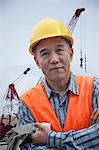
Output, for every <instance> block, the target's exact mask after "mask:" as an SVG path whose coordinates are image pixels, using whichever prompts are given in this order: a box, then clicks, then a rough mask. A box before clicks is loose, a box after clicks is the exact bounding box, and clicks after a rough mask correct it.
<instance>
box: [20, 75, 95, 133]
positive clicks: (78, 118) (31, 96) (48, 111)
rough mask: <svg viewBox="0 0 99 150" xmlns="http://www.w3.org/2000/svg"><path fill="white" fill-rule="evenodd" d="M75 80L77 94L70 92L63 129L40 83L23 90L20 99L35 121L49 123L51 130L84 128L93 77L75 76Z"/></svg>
mask: <svg viewBox="0 0 99 150" xmlns="http://www.w3.org/2000/svg"><path fill="white" fill-rule="evenodd" d="M75 80H76V86H77V88H78V91H79V95H75V94H74V93H72V92H70V95H69V100H68V110H67V113H66V119H65V123H64V129H62V128H61V125H60V123H59V120H58V118H57V117H56V115H55V112H54V110H53V108H52V106H51V104H50V101H49V100H48V98H47V95H46V93H45V91H44V87H43V86H42V84H41V83H40V84H39V85H37V86H36V87H34V88H32V89H30V90H29V91H27V92H25V93H24V94H23V95H22V96H21V97H20V99H21V100H22V102H23V103H24V104H25V105H26V106H27V107H28V108H29V110H30V111H31V113H32V115H33V117H34V118H35V120H36V121H37V122H47V123H51V129H52V130H53V131H56V132H62V131H69V130H72V129H74V130H80V129H83V128H86V127H88V126H89V121H90V116H91V113H92V87H93V80H94V79H93V78H91V77H78V76H76V77H75Z"/></svg>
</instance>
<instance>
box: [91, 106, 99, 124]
mask: <svg viewBox="0 0 99 150" xmlns="http://www.w3.org/2000/svg"><path fill="white" fill-rule="evenodd" d="M97 122H99V109H95V110H94V111H93V113H92V115H91V118H90V125H93V124H95V123H97Z"/></svg>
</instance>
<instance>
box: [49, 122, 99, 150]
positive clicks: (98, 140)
mask: <svg viewBox="0 0 99 150" xmlns="http://www.w3.org/2000/svg"><path fill="white" fill-rule="evenodd" d="M47 145H48V147H51V148H52V147H53V148H57V149H64V150H66V149H77V150H84V149H95V150H97V149H99V123H97V124H94V125H93V126H91V127H89V128H86V129H83V130H79V131H73V130H71V131H68V132H58V133H56V132H54V131H51V132H50V133H49V136H48V142H47Z"/></svg>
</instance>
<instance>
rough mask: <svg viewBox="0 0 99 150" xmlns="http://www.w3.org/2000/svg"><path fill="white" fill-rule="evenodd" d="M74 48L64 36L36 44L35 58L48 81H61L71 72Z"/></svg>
mask: <svg viewBox="0 0 99 150" xmlns="http://www.w3.org/2000/svg"><path fill="white" fill-rule="evenodd" d="M72 57H73V49H71V48H70V47H69V45H68V43H66V41H65V39H64V38H63V37H54V38H48V39H44V40H41V41H40V42H39V43H38V44H37V46H36V52H35V56H34V59H35V61H36V64H37V65H38V67H39V68H40V69H41V70H42V72H43V73H44V75H45V77H46V80H47V81H58V82H59V81H60V80H61V79H64V78H66V76H68V74H69V73H70V62H71V61H72Z"/></svg>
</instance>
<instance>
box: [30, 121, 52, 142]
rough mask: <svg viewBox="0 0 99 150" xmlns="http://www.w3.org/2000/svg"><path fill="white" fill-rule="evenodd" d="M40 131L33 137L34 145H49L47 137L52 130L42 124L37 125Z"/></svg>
mask: <svg viewBox="0 0 99 150" xmlns="http://www.w3.org/2000/svg"><path fill="white" fill-rule="evenodd" d="M35 126H36V127H37V128H38V130H37V131H36V132H35V133H33V134H32V135H31V139H32V142H33V144H47V137H48V133H49V131H50V129H49V128H48V127H46V126H44V125H42V124H40V123H38V122H37V123H35Z"/></svg>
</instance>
